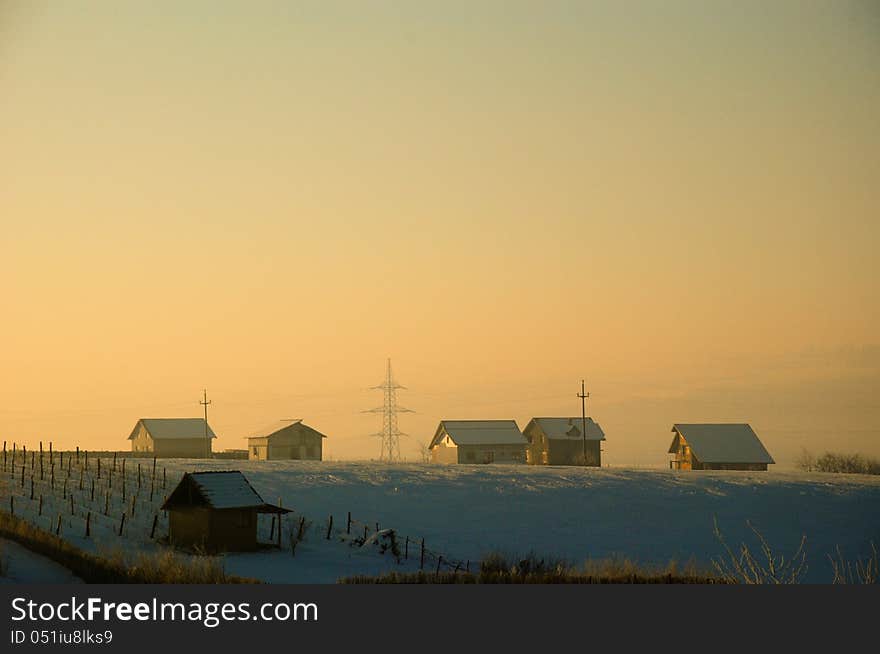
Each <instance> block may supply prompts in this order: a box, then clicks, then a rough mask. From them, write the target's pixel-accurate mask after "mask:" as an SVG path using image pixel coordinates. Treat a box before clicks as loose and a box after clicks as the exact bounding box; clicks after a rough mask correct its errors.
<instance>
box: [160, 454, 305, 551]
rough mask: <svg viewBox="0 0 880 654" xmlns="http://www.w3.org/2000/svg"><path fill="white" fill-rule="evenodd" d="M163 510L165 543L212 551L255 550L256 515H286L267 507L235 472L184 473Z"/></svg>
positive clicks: (247, 483)
mask: <svg viewBox="0 0 880 654" xmlns="http://www.w3.org/2000/svg"><path fill="white" fill-rule="evenodd" d="M162 510H163V511H168V540H169V541H171V543H172V544H173V545H179V546H182V547H199V548H203V549H205V550H207V551H212V552H216V551H227V552H245V551H249V550H254V549H256V548H257V515H258V514H260V513H273V514H276V515H278V516H279V518H280V516H281V515H282V514H284V513H289V511H288V510H287V509H283V508H281V507H278V506H273V505H272V504H266V503H265V502H264V501H263V498H261V497H260V495H259V494H258V493H257V491H255V490H254V488H253V486H251V485H250V483H249V482H248V480H247V479H245V476H244V475H243V474H241V473H240V472H239V471H237V470H233V471H217V472H192V473H185V474H184V475H183V479H181V480H180V483H179V484H178V485H177V487H176V488H175V489H174V490H173V491H172V492H171V495H169V496H168V499H166V500H165V503H164V504H163V505H162ZM276 532H277V533H279V534H280V533H281V531H280V529H278V530H276Z"/></svg>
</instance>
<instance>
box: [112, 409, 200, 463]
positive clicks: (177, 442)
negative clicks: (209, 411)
mask: <svg viewBox="0 0 880 654" xmlns="http://www.w3.org/2000/svg"><path fill="white" fill-rule="evenodd" d="M206 435H207V437H206ZM213 438H216V436H215V435H214V431H213V430H212V429H211V427H210V425H208V424H207V423H206V422H205V419H204V418H141V419H140V420H138V421H137V423H136V424H135V426H134V429H132V430H131V434H130V435H129V437H128V440H130V441H131V451H132V452H142V453H145V454H150V455H152V456H155V457H183V458H193V459H199V458H211V440H212V439H213Z"/></svg>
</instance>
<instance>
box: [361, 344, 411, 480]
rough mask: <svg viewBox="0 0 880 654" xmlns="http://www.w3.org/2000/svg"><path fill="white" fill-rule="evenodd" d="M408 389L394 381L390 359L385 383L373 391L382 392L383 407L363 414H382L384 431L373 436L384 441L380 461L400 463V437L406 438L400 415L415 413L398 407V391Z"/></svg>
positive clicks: (373, 388) (368, 410) (374, 387)
mask: <svg viewBox="0 0 880 654" xmlns="http://www.w3.org/2000/svg"><path fill="white" fill-rule="evenodd" d="M398 388H402V389H406V386H401V385H400V384H398V383H397V382H395V381H394V375H393V373H392V372H391V359H388V370H387V372H386V374H385V382H384V383H383V384H380V385H379V386H373V387H372V388H371V390H381V391H382V393H383V395H384V402H383V403H382V406H379V407H376V408H375V409H367V410H366V411H364V412H363V413H381V414H382V431H381V432H379V433H376V434H373V436H378V437H379V438H380V439H381V440H382V447H381V450H380V452H379V460H380V461H387V462H389V463H393V462H395V461H400V437H401V436H406V434H404V433H403V432H402V431H400V429H398V427H397V414H398V413H415V412H414V411H412V410H411V409H405V408H404V407H402V406H398V405H397V389H398Z"/></svg>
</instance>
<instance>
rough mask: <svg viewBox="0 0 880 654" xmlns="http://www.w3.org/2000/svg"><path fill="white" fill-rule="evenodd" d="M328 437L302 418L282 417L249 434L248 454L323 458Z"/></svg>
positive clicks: (271, 457)
mask: <svg viewBox="0 0 880 654" xmlns="http://www.w3.org/2000/svg"><path fill="white" fill-rule="evenodd" d="M325 438H327V437H326V436H325V435H324V434H322V433H321V432H319V431H318V430H317V429H313V428H312V427H309V426H308V425H307V424H305V423H303V421H302V420H282V421H279V422H276V423H274V424H272V425H269V426H268V427H266V428H265V429H262V430H260V431H258V432H256V433H254V435H253V436H248V458H249V459H251V460H257V461H271V460H274V459H301V460H305V461H320V460H321V457H322V454H323V449H324V448H323V440H324V439H325Z"/></svg>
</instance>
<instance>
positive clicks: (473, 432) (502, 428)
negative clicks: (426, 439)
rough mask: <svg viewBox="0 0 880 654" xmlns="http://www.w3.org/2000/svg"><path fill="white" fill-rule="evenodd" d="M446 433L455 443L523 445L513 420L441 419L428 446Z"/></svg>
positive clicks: (521, 437)
mask: <svg viewBox="0 0 880 654" xmlns="http://www.w3.org/2000/svg"><path fill="white" fill-rule="evenodd" d="M444 435H448V436H449V438H451V439H452V442H453V443H455V444H456V445H525V444H527V442H528V441H527V440H526V437H525V436H523V433H522V432H521V431H520V430H519V427H518V426H517V424H516V421H515V420H441V421H440V424H439V425H438V427H437V431H436V433H435V434H434V439H433V440H432V441H431V445H430V446H429V447H434V446H435V445H436V444H437V443H439V442H440V441H441V440H442V438H443V436H444Z"/></svg>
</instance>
